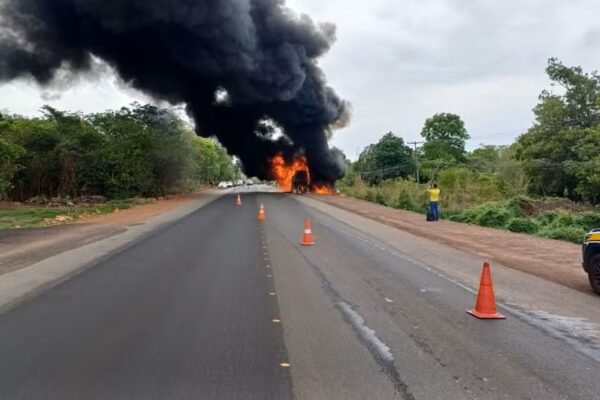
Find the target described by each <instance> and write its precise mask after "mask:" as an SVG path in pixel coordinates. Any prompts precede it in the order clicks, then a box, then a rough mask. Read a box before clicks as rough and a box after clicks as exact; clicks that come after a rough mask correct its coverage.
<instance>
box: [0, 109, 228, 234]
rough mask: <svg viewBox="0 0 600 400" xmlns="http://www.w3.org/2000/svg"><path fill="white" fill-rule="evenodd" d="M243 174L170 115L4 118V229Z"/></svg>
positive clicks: (130, 112) (0, 172)
mask: <svg viewBox="0 0 600 400" xmlns="http://www.w3.org/2000/svg"><path fill="white" fill-rule="evenodd" d="M238 174H239V170H238V167H237V166H236V165H235V163H234V162H233V160H232V158H231V157H230V156H229V155H228V154H227V152H226V151H225V149H224V148H223V147H221V146H220V145H219V144H218V143H217V142H215V141H214V140H212V139H207V138H201V137H198V136H196V135H195V134H194V132H193V131H192V130H191V129H190V128H189V127H188V126H187V125H186V124H185V122H184V121H183V120H181V118H179V117H178V116H177V115H176V114H174V113H173V112H172V111H171V110H167V109H160V108H157V107H154V106H150V105H140V104H133V105H132V106H131V107H129V108H125V107H124V108H122V109H120V110H118V111H107V112H104V113H98V114H88V115H82V114H73V113H67V112H62V111H58V110H56V109H53V108H51V107H48V106H46V107H44V109H43V116H42V117H40V118H27V117H23V116H19V115H10V114H7V113H0V201H2V202H3V203H1V204H0V229H1V228H16V227H31V226H39V225H51V224H58V223H66V222H71V221H73V220H75V219H78V218H80V217H82V216H85V215H94V214H105V213H110V212H113V211H115V210H117V209H125V208H129V207H131V206H133V205H136V204H140V203H144V202H147V201H150V200H144V199H145V198H155V197H160V196H165V195H169V194H176V193H184V192H191V191H193V190H195V189H197V188H198V187H200V186H202V185H206V184H211V185H214V184H215V183H217V182H219V181H221V180H232V179H234V178H235V177H236V176H237V175H238Z"/></svg>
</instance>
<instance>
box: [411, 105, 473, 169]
mask: <svg viewBox="0 0 600 400" xmlns="http://www.w3.org/2000/svg"><path fill="white" fill-rule="evenodd" d="M421 136H422V137H423V138H425V144H424V145H423V148H422V157H423V158H424V159H425V160H430V161H443V162H446V163H454V162H464V161H466V154H467V152H466V150H465V142H466V140H467V139H469V138H470V136H469V134H468V133H467V130H466V128H465V123H464V122H463V121H462V119H461V118H460V117H459V116H458V115H456V114H449V113H438V114H435V115H434V116H432V117H431V118H428V119H427V120H426V121H425V125H424V126H423V129H422V130H421Z"/></svg>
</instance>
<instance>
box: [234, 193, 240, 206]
mask: <svg viewBox="0 0 600 400" xmlns="http://www.w3.org/2000/svg"><path fill="white" fill-rule="evenodd" d="M235 205H236V206H241V205H242V198H241V197H240V195H239V194H238V195H237V199H235Z"/></svg>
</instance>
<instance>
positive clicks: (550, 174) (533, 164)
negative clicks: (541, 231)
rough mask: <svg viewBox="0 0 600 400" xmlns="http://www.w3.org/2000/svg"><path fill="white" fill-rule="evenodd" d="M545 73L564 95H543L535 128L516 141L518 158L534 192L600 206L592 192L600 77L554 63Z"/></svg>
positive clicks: (598, 117)
mask: <svg viewBox="0 0 600 400" xmlns="http://www.w3.org/2000/svg"><path fill="white" fill-rule="evenodd" d="M546 73H547V74H548V77H549V78H550V79H551V80H552V82H553V85H557V84H558V85H560V86H561V87H562V88H563V90H564V93H562V94H553V93H551V92H549V91H547V90H544V91H543V92H542V93H541V95H540V97H539V103H538V104H537V105H536V107H535V108H534V110H533V112H534V114H535V123H534V125H533V126H532V127H531V128H530V129H529V130H528V131H527V132H526V133H525V134H523V135H521V136H520V137H519V139H518V140H517V143H518V148H517V154H516V156H517V158H518V159H519V160H520V161H521V162H522V164H523V167H524V170H525V173H526V175H527V177H528V179H529V181H530V184H529V189H530V191H531V192H533V193H535V194H543V195H552V196H567V197H569V198H570V199H572V200H588V201H591V202H593V203H597V202H599V201H600V199H598V196H596V195H594V192H593V189H592V190H591V188H593V187H595V184H594V178H593V176H595V174H594V165H595V162H596V161H595V155H597V154H598V143H597V141H596V139H594V138H595V132H596V131H597V129H598V126H599V125H600V77H599V76H598V75H597V74H596V73H592V74H587V73H584V72H583V70H582V69H581V67H566V66H564V65H563V64H562V63H560V62H559V61H557V60H556V59H554V58H551V59H550V60H549V61H548V67H547V68H546ZM596 193H597V192H596Z"/></svg>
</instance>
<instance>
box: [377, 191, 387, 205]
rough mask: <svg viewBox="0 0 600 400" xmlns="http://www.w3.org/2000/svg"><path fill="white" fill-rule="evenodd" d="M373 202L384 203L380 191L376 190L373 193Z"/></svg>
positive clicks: (383, 197)
mask: <svg viewBox="0 0 600 400" xmlns="http://www.w3.org/2000/svg"><path fill="white" fill-rule="evenodd" d="M375 203H378V204H381V205H383V206H385V205H386V203H385V196H384V195H383V193H381V192H380V191H377V192H376V193H375Z"/></svg>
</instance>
